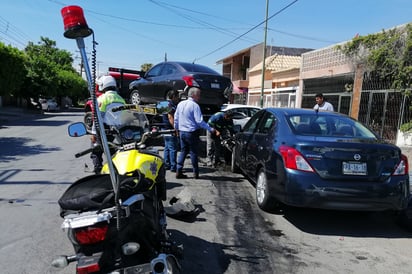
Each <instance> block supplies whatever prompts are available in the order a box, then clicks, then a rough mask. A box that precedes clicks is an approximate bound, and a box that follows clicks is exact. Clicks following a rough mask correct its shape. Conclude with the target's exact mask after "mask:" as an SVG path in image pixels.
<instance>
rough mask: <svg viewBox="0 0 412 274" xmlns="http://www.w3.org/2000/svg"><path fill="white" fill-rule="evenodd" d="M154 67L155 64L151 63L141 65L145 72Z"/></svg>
mask: <svg viewBox="0 0 412 274" xmlns="http://www.w3.org/2000/svg"><path fill="white" fill-rule="evenodd" d="M152 67H153V64H150V63H144V64H142V65H141V66H140V69H141V70H142V71H144V72H146V71H148V70H149V69H151V68H152Z"/></svg>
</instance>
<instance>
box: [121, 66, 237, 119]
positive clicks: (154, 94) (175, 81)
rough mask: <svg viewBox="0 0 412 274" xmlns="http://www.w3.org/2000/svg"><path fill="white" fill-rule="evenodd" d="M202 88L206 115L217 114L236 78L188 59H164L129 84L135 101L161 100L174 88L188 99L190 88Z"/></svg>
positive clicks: (132, 101)
mask: <svg viewBox="0 0 412 274" xmlns="http://www.w3.org/2000/svg"><path fill="white" fill-rule="evenodd" d="M193 86H195V87H199V88H200V89H201V90H202V95H201V98H200V102H199V105H200V107H201V108H202V111H203V113H204V114H207V113H214V112H216V111H218V110H219V109H220V107H221V106H222V105H223V104H225V103H227V102H228V98H229V96H230V94H231V92H232V88H233V87H232V81H231V80H230V79H229V78H227V77H224V76H222V75H221V74H219V73H218V72H216V71H214V70H212V69H210V68H208V67H206V66H203V65H199V64H193V63H185V62H162V63H159V64H157V65H155V66H153V67H152V68H151V69H150V70H148V71H147V72H146V74H145V75H144V77H142V78H140V79H138V80H136V81H133V82H131V83H130V85H129V91H130V102H131V103H132V104H144V103H157V102H159V101H164V100H166V99H167V97H166V95H167V93H168V91H170V90H176V91H179V93H180V98H181V99H186V98H187V91H188V89H189V88H190V87H193Z"/></svg>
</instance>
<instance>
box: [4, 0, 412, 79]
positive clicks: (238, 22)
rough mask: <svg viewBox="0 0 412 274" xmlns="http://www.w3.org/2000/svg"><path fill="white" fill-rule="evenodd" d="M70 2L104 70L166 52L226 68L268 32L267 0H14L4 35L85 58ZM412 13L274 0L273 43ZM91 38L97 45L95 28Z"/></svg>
mask: <svg viewBox="0 0 412 274" xmlns="http://www.w3.org/2000/svg"><path fill="white" fill-rule="evenodd" d="M70 5H78V6H80V7H82V8H83V11H84V14H85V17H86V20H87V23H88V25H89V27H90V28H91V29H93V31H94V34H95V39H96V42H97V43H98V45H97V61H98V66H99V70H100V71H104V70H105V69H107V67H109V66H115V67H122V68H131V69H140V65H141V64H143V63H152V64H156V63H159V62H161V61H163V60H164V58H165V55H166V56H167V59H168V60H176V61H188V62H193V61H194V62H196V63H200V64H203V65H207V66H209V67H211V68H213V69H215V70H217V71H219V72H221V67H220V66H218V65H216V61H218V60H220V59H222V58H224V57H226V56H229V55H231V54H233V53H235V52H237V51H239V50H242V49H244V48H247V47H250V46H252V45H255V44H258V43H261V42H263V40H264V24H263V22H264V20H265V14H266V0H250V1H245V0H220V1H217V0H208V1H197V0H174V1H170V0H134V1H132V0H121V1H119V0H117V1H115V0H100V1H91V0H89V1H86V0H83V1H65V0H13V1H2V3H1V9H0V10H1V12H0V41H1V42H3V43H5V44H11V45H13V46H15V47H18V48H20V49H22V48H24V46H26V45H27V43H28V41H32V42H34V43H37V42H39V41H40V37H41V36H43V37H48V38H50V39H51V40H54V41H56V42H57V47H58V48H61V49H65V50H68V51H69V52H71V53H72V54H73V57H74V58H75V65H76V64H78V63H80V59H79V58H80V55H79V53H78V48H77V45H76V42H75V41H74V40H70V39H67V38H65V37H64V36H63V32H64V27H63V19H62V16H61V13H60V11H61V9H62V8H63V7H65V6H70ZM411 13H412V1H411V0H391V1H388V0H346V1H338V0H334V1H331V0H269V9H268V17H269V20H268V32H267V44H268V45H274V46H285V47H300V48H313V49H318V48H323V47H327V46H330V45H333V44H335V43H339V42H343V41H347V40H350V39H352V38H353V37H354V36H355V35H356V34H359V35H367V34H371V33H375V32H379V31H381V30H383V29H389V28H391V27H394V26H397V25H401V24H405V23H410V22H412V20H411V18H412V17H411ZM85 43H86V47H87V49H86V51H87V52H90V51H91V47H92V40H91V36H90V37H88V38H86V39H85Z"/></svg>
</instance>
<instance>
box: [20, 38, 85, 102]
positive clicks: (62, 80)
mask: <svg viewBox="0 0 412 274" xmlns="http://www.w3.org/2000/svg"><path fill="white" fill-rule="evenodd" d="M40 39H41V41H40V42H39V43H38V44H34V43H32V42H29V44H28V45H27V47H26V48H25V49H24V51H25V53H26V56H27V62H26V68H27V71H28V73H27V77H26V82H25V95H26V96H25V97H35V98H37V97H39V96H44V97H58V98H59V97H62V96H69V95H72V96H73V95H75V94H79V93H80V92H81V91H84V89H83V88H84V86H86V83H85V81H84V80H83V79H82V78H81V76H80V75H78V74H77V73H76V71H75V70H74V68H73V66H72V63H73V58H72V56H71V54H70V52H68V51H66V50H61V49H58V48H57V47H56V42H55V41H52V40H50V39H48V38H45V37H41V38H40Z"/></svg>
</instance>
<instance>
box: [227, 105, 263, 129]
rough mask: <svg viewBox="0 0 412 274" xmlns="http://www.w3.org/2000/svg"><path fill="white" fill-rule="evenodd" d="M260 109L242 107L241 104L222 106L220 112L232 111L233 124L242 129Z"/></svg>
mask: <svg viewBox="0 0 412 274" xmlns="http://www.w3.org/2000/svg"><path fill="white" fill-rule="evenodd" d="M260 109H261V108H260V107H256V106H249V105H242V104H224V105H223V106H222V107H221V111H223V112H225V111H228V110H230V111H232V113H233V124H234V125H239V126H240V128H243V127H244V126H245V124H246V122H247V121H249V119H250V117H252V116H253V115H255V113H257V112H258V111H259V110H260Z"/></svg>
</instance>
